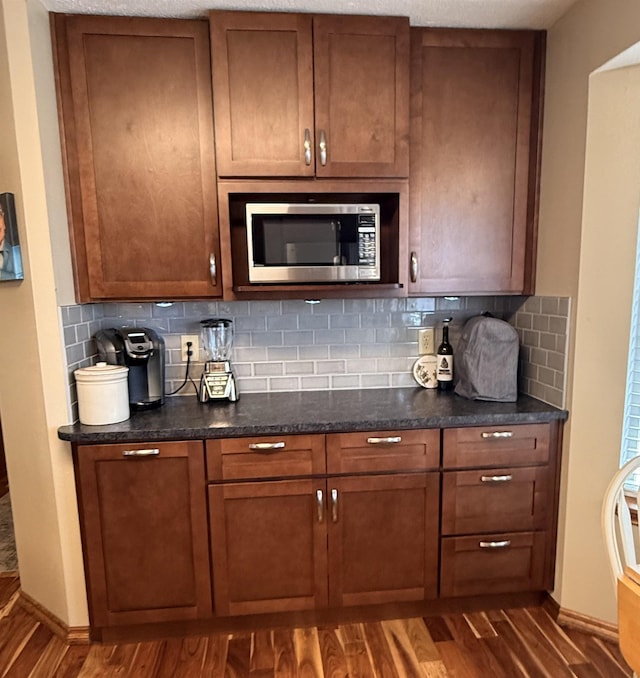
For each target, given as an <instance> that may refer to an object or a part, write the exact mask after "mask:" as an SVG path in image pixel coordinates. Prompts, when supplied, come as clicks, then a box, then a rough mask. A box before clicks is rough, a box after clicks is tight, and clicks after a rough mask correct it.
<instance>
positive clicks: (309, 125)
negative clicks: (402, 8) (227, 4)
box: [210, 11, 409, 178]
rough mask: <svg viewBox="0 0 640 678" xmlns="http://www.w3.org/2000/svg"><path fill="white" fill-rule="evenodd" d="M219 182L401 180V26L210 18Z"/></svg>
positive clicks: (405, 123) (405, 84)
mask: <svg viewBox="0 0 640 678" xmlns="http://www.w3.org/2000/svg"><path fill="white" fill-rule="evenodd" d="M210 29H211V43H212V45H211V46H212V62H213V90H214V107H215V125H216V154H217V163H218V174H219V176H221V177H345V178H349V177H360V178H371V177H377V178H382V177H406V176H407V175H408V169H409V21H408V19H406V18H401V17H371V16H343V15H341V16H334V15H311V14H283V13H259V12H224V11H214V12H211V13H210Z"/></svg>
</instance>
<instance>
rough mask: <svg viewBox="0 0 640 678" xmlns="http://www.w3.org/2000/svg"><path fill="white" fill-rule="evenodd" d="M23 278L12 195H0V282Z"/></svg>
mask: <svg viewBox="0 0 640 678" xmlns="http://www.w3.org/2000/svg"><path fill="white" fill-rule="evenodd" d="M23 278H24V275H23V273H22V255H21V253H20V240H19V238H18V222H17V220H16V205H15V201H14V197H13V193H0V281H6V280H22V279H23Z"/></svg>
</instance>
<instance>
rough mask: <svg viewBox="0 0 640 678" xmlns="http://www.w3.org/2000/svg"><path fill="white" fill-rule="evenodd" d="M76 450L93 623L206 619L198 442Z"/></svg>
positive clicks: (203, 500)
mask: <svg viewBox="0 0 640 678" xmlns="http://www.w3.org/2000/svg"><path fill="white" fill-rule="evenodd" d="M75 455H76V464H77V484H78V493H79V499H80V518H81V526H82V537H83V542H84V551H85V563H86V575H87V587H88V593H89V609H90V616H91V624H92V626H95V627H106V626H117V625H121V624H137V623H145V622H161V621H179V620H184V619H201V618H206V617H209V616H210V615H211V586H210V577H211V573H210V566H209V551H208V548H207V508H206V497H205V477H204V446H203V444H202V442H200V441H195V442H175V443H161V444H159V445H156V444H153V445H143V444H131V445H96V446H80V447H78V448H76V450H75Z"/></svg>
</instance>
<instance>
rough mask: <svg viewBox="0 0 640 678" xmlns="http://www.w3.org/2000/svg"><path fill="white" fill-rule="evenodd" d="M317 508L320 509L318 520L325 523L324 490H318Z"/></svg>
mask: <svg viewBox="0 0 640 678" xmlns="http://www.w3.org/2000/svg"><path fill="white" fill-rule="evenodd" d="M316 509H317V511H318V522H319V523H324V494H323V493H322V490H316Z"/></svg>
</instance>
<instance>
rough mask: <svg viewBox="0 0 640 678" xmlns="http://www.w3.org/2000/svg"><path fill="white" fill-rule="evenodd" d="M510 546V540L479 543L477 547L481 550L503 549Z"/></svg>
mask: <svg viewBox="0 0 640 678" xmlns="http://www.w3.org/2000/svg"><path fill="white" fill-rule="evenodd" d="M510 545H511V539H505V540H504V541H481V542H480V544H479V546H480V548H481V549H504V548H507V546H510Z"/></svg>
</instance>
